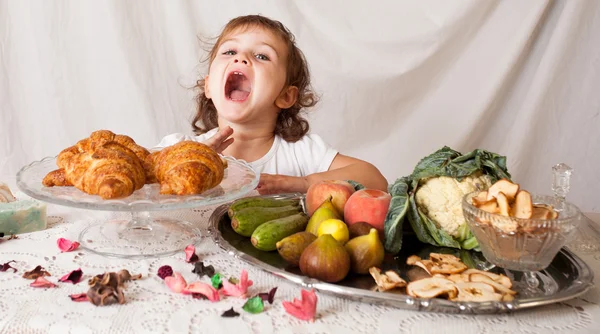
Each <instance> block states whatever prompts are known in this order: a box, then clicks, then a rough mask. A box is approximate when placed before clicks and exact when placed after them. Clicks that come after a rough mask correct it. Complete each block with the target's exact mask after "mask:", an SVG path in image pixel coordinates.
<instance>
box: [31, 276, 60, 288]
mask: <svg viewBox="0 0 600 334" xmlns="http://www.w3.org/2000/svg"><path fill="white" fill-rule="evenodd" d="M29 286H32V287H34V288H56V287H57V285H56V284H54V283H52V282H50V281H49V280H47V279H45V278H44V276H40V277H38V278H36V279H35V281H33V283H31V284H29Z"/></svg>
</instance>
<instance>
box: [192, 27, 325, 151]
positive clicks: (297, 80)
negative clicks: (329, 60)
mask: <svg viewBox="0 0 600 334" xmlns="http://www.w3.org/2000/svg"><path fill="white" fill-rule="evenodd" d="M249 27H261V28H264V29H267V30H269V31H271V32H273V33H274V34H275V35H276V36H278V37H280V38H281V39H282V40H283V41H284V42H285V43H286V44H287V47H288V50H289V52H288V59H287V71H286V72H287V73H286V86H296V87H297V88H298V99H297V100H296V103H295V104H294V105H293V106H291V107H290V108H288V109H282V110H281V112H280V113H279V116H278V117H277V123H276V125H275V131H274V132H275V134H276V135H279V136H281V137H282V138H283V139H284V140H285V141H288V142H295V141H297V140H299V139H300V138H302V137H303V136H304V135H305V134H306V133H307V132H308V130H309V124H308V121H307V120H306V119H305V118H304V117H303V116H302V112H303V111H304V108H308V107H312V106H314V105H315V104H316V103H317V101H318V98H317V96H316V94H315V93H314V92H313V91H312V89H311V87H310V72H309V69H308V64H307V62H306V59H305V57H304V54H303V53H302V51H300V49H299V48H298V47H297V46H296V42H295V37H294V35H293V34H292V33H291V32H290V31H289V30H288V29H287V28H286V27H285V26H284V25H283V24H282V23H281V22H279V21H275V20H272V19H269V18H266V17H264V16H261V15H247V16H240V17H237V18H234V19H233V20H231V21H229V23H227V25H226V26H225V27H224V28H223V31H222V32H221V34H220V35H219V37H218V39H217V41H216V43H215V44H214V46H213V47H212V49H211V50H210V52H209V53H208V57H207V58H208V60H209V64H208V65H209V67H210V64H211V63H212V61H213V60H214V59H215V57H216V53H217V50H218V49H219V47H220V45H221V44H222V42H223V39H224V37H226V36H228V35H229V34H231V33H232V32H233V31H235V30H237V29H247V28H249ZM204 81H205V79H204V78H202V79H200V80H198V81H197V82H196V86H195V87H196V88H197V89H198V90H199V91H200V93H199V94H198V95H197V97H196V100H197V102H198V108H197V112H196V116H195V117H194V119H193V120H192V127H193V129H194V132H195V133H196V134H202V133H205V132H207V131H209V130H211V129H214V128H216V127H218V122H217V119H218V116H217V110H216V108H215V105H214V103H213V102H212V100H211V99H209V98H207V97H206V95H205V93H204Z"/></svg>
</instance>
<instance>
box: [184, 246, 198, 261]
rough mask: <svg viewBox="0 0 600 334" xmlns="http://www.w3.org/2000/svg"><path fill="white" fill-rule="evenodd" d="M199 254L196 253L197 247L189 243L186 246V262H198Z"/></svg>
mask: <svg viewBox="0 0 600 334" xmlns="http://www.w3.org/2000/svg"><path fill="white" fill-rule="evenodd" d="M198 260H199V259H198V255H196V247H194V245H189V246H187V247H186V248H185V262H196V261H198Z"/></svg>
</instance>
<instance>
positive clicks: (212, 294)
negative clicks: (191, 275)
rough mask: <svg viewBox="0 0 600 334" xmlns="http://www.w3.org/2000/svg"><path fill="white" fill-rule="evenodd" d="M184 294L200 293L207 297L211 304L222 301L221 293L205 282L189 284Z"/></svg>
mask: <svg viewBox="0 0 600 334" xmlns="http://www.w3.org/2000/svg"><path fill="white" fill-rule="evenodd" d="M183 293H185V294H194V293H199V294H201V295H204V296H206V297H207V298H208V300H210V301H211V302H218V301H219V300H220V299H221V298H220V296H219V292H218V291H217V290H216V289H215V288H213V287H212V286H210V285H208V284H206V283H203V282H194V283H191V284H189V285H188V286H186V287H185V288H184V289H183Z"/></svg>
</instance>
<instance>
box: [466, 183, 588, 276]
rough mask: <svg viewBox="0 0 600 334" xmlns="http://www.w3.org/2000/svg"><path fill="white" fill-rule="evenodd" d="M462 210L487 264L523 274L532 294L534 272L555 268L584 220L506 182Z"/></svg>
mask: <svg viewBox="0 0 600 334" xmlns="http://www.w3.org/2000/svg"><path fill="white" fill-rule="evenodd" d="M462 204H463V205H462V206H463V214H464V217H465V220H466V221H467V223H468V225H469V228H470V229H471V231H472V232H473V234H474V235H475V237H476V238H477V241H478V242H479V246H480V248H481V252H482V253H483V255H484V256H485V258H486V259H487V260H488V261H489V262H490V263H492V264H494V265H496V266H498V267H501V268H505V269H510V270H516V271H522V272H524V273H525V276H526V277H527V281H528V282H527V283H528V285H529V286H530V287H532V288H535V287H536V286H537V285H538V283H539V282H538V281H537V278H536V275H535V274H534V273H533V272H535V271H540V270H543V269H545V268H547V267H548V266H549V265H550V263H551V262H552V260H553V259H554V257H555V256H556V254H557V253H558V252H559V251H560V249H561V248H562V247H563V246H564V245H565V244H566V243H567V241H568V240H569V239H570V238H571V236H572V235H573V233H574V232H575V229H576V226H577V224H578V223H579V221H580V220H581V212H580V211H579V208H577V206H575V205H573V204H571V203H568V202H566V201H564V200H562V199H560V198H557V197H554V196H544V195H531V194H530V193H529V192H527V191H526V190H521V189H520V187H519V185H518V184H514V183H511V182H510V181H507V180H500V181H498V182H496V183H495V184H493V185H492V186H491V187H490V188H489V189H488V190H487V191H475V192H472V193H470V194H467V195H465V196H464V198H463V203H462Z"/></svg>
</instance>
